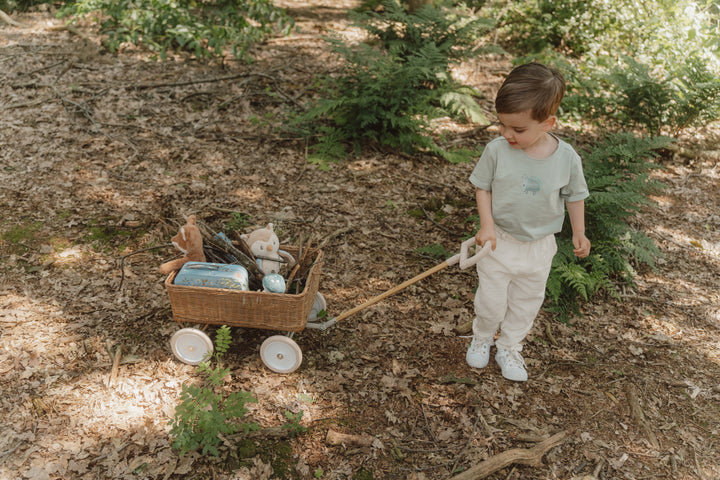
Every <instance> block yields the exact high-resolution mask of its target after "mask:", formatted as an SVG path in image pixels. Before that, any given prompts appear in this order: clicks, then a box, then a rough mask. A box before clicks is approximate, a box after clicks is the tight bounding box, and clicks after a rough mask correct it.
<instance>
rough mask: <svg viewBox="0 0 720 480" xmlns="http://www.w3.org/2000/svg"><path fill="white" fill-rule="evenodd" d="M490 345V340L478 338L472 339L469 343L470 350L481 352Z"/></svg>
mask: <svg viewBox="0 0 720 480" xmlns="http://www.w3.org/2000/svg"><path fill="white" fill-rule="evenodd" d="M491 346H492V343H490V342H483V341H480V340H473V341H472V343H471V344H470V350H471V351H473V352H477V353H479V352H482V351H484V350H487V349H489V348H490V347H491Z"/></svg>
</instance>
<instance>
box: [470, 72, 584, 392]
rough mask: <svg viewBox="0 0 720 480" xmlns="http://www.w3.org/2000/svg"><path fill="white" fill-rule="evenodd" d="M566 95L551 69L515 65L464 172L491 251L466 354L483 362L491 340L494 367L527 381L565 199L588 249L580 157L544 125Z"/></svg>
mask: <svg viewBox="0 0 720 480" xmlns="http://www.w3.org/2000/svg"><path fill="white" fill-rule="evenodd" d="M564 95H565V80H564V79H563V76H562V74H561V73H560V72H558V71H557V70H555V69H553V68H550V67H547V66H545V65H542V64H539V63H528V64H525V65H521V66H519V67H516V68H515V69H513V70H512V71H511V72H510V74H509V75H508V77H507V78H506V79H505V81H504V82H503V84H502V86H501V87H500V90H499V91H498V94H497V97H496V98H495V110H496V112H497V117H498V120H499V122H500V133H501V135H502V137H499V138H496V139H494V140H492V141H491V142H490V143H488V144H487V146H486V147H485V150H484V152H483V154H482V156H481V157H480V160H479V161H478V163H477V165H476V166H475V169H474V170H473V172H472V174H471V175H470V182H471V183H472V184H473V185H474V186H475V187H476V190H475V198H476V201H477V208H478V213H479V214H480V230H478V232H477V234H476V235H475V241H476V242H477V244H478V245H485V243H486V242H490V243H491V245H492V252H491V253H490V255H488V256H486V257H484V258H483V259H481V260H480V262H478V264H477V272H478V280H479V286H478V290H477V293H476V295H475V319H474V321H473V340H472V343H471V344H470V348H469V349H468V351H467V355H466V357H465V358H466V360H467V363H468V364H469V365H470V366H471V367H474V368H484V367H485V366H486V365H487V364H488V361H489V358H490V347H492V345H493V344H495V346H496V347H497V353H496V355H495V361H496V362H497V364H498V366H499V367H500V369H501V371H502V375H503V376H504V377H505V378H507V379H509V380H514V381H520V382H524V381H526V380H527V371H526V370H525V361H524V360H523V357H522V355H520V351H521V350H522V343H521V342H522V341H523V340H524V338H525V336H526V335H527V333H528V332H529V331H530V329H531V328H532V325H533V322H534V320H535V317H536V316H537V313H538V311H539V310H540V307H541V306H542V303H543V300H544V299H545V283H546V282H547V278H548V275H549V274H550V267H551V265H552V259H553V257H554V256H555V253H556V252H557V244H556V243H555V233H557V232H559V231H560V230H561V229H562V225H563V220H564V219H565V207H566V206H567V211H568V214H569V217H570V223H571V226H572V232H573V237H572V241H573V245H574V247H575V249H574V253H575V255H576V256H578V257H580V258H583V257H586V256H588V254H589V253H590V241H589V240H588V239H587V237H586V236H585V198H587V197H588V195H589V193H588V189H587V184H586V183H585V178H584V177H583V171H582V163H581V160H580V156H579V155H578V154H577V153H576V152H575V150H574V149H573V148H572V147H571V146H570V145H568V144H567V143H565V142H564V141H563V140H560V139H559V138H558V137H556V136H555V135H553V134H552V133H550V130H552V128H553V127H554V126H555V122H556V117H555V113H556V112H557V109H558V107H559V106H560V101H561V100H562V98H563V96H564ZM498 329H499V330H500V335H499V336H498V338H497V340H496V341H495V340H494V338H495V334H496V332H497V331H498Z"/></svg>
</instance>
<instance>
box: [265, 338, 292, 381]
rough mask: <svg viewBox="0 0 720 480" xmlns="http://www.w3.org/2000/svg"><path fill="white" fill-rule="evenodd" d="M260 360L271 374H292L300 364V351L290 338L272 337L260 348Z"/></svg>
mask: <svg viewBox="0 0 720 480" xmlns="http://www.w3.org/2000/svg"><path fill="white" fill-rule="evenodd" d="M260 359H261V360H262V362H263V363H264V364H265V366H266V367H267V368H269V369H270V370H272V371H273V372H277V373H292V372H294V371H295V370H297V369H298V368H299V367H300V364H301V363H302V351H301V350H300V347H299V346H298V344H297V343H295V341H294V340H293V339H292V338H289V337H286V336H284V335H273V336H272V337H269V338H268V339H266V340H265V341H264V342H263V344H262V346H261V347H260Z"/></svg>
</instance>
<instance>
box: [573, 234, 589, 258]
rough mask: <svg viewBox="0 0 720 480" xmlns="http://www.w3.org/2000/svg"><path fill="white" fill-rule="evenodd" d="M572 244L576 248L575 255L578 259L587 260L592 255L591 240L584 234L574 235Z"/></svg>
mask: <svg viewBox="0 0 720 480" xmlns="http://www.w3.org/2000/svg"><path fill="white" fill-rule="evenodd" d="M572 242H573V246H574V247H575V249H574V250H573V253H574V254H575V256H576V257H578V258H585V257H587V256H588V255H590V240H588V238H587V237H586V236H585V234H584V233H578V234H575V235H573V238H572Z"/></svg>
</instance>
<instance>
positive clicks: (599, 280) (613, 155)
mask: <svg viewBox="0 0 720 480" xmlns="http://www.w3.org/2000/svg"><path fill="white" fill-rule="evenodd" d="M671 142H672V139H670V138H668V137H646V138H640V137H634V136H633V135H631V134H617V135H612V136H609V137H607V138H606V139H605V140H604V141H603V142H602V143H599V144H597V145H595V146H594V148H593V149H592V150H590V151H589V152H587V153H586V154H585V155H584V173H585V177H586V179H587V183H588V188H589V190H590V197H589V198H588V199H587V200H586V202H585V217H586V229H587V232H588V236H589V238H590V240H591V242H592V244H593V247H592V251H591V254H590V255H589V256H588V257H587V258H584V259H578V258H576V257H575V256H574V254H573V252H572V250H573V246H572V231H571V229H570V226H569V224H570V222H569V221H566V222H565V228H564V230H563V231H562V232H561V234H560V235H558V237H557V242H558V253H557V255H556V256H555V258H554V259H553V265H552V269H551V272H550V277H549V279H548V283H547V292H546V293H547V299H548V303H547V307H548V309H549V310H550V311H553V312H555V313H557V314H559V315H560V318H561V319H566V318H568V317H569V316H570V315H572V314H575V313H578V311H579V306H580V304H581V303H582V302H583V301H587V300H589V299H590V298H591V297H593V296H594V295H595V294H597V293H599V292H600V291H604V292H607V293H608V294H609V295H612V296H617V293H616V288H615V285H616V284H617V283H618V282H620V283H625V284H629V285H631V286H632V285H633V284H634V283H633V281H634V274H635V267H636V266H638V265H640V264H644V265H647V266H649V267H651V268H654V266H655V260H656V259H657V258H659V257H660V255H661V253H660V250H659V249H658V248H657V246H656V245H655V243H654V242H653V241H652V239H650V238H649V237H647V236H646V235H645V234H643V233H642V232H640V231H637V230H635V229H633V228H632V227H631V226H630V224H629V223H628V220H629V219H630V217H632V216H633V215H635V214H636V213H637V212H639V211H640V210H641V208H642V207H643V206H645V205H647V204H649V203H651V202H650V200H649V198H648V197H647V195H649V194H650V193H652V192H656V191H658V190H660V189H661V188H662V184H660V183H659V182H656V181H653V180H651V179H650V178H649V175H648V174H649V172H650V171H651V170H652V169H655V168H658V165H657V164H656V163H654V162H652V159H654V158H655V157H656V156H657V153H656V152H657V151H658V150H659V149H662V148H664V147H666V146H668V145H669V144H670V143H671Z"/></svg>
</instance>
